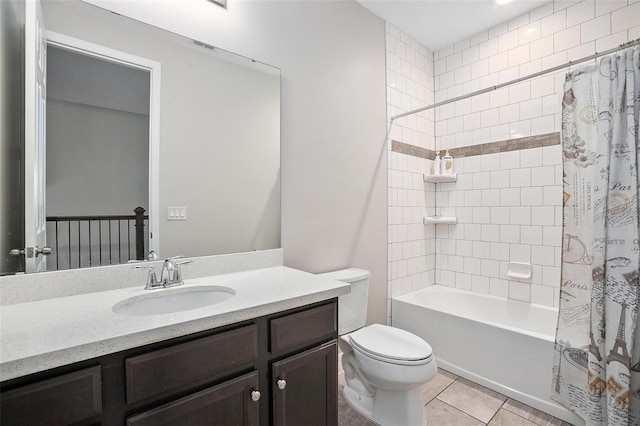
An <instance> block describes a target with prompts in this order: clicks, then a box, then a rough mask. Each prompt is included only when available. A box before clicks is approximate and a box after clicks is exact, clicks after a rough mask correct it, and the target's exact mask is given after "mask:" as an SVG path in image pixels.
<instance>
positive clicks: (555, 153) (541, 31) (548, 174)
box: [434, 0, 640, 306]
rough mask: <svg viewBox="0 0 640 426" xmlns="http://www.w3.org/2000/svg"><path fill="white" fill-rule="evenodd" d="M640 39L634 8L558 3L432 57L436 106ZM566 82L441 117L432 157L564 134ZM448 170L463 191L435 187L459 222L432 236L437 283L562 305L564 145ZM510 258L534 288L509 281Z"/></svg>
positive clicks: (442, 205) (478, 159)
mask: <svg viewBox="0 0 640 426" xmlns="http://www.w3.org/2000/svg"><path fill="white" fill-rule="evenodd" d="M638 34H640V2H639V1H637V0H629V1H612V0H595V1H594V0H583V1H554V2H553V3H549V4H547V5H544V6H542V7H540V8H538V9H536V10H533V11H531V12H529V13H526V14H524V15H522V16H520V17H518V18H516V19H513V20H511V21H509V22H508V23H507V24H506V25H505V24H502V25H499V26H497V27H495V28H493V29H490V30H489V31H485V32H482V33H480V34H478V35H476V36H473V37H471V38H469V39H468V40H465V41H463V42H460V43H458V44H456V45H460V46H468V47H466V48H465V49H464V50H462V51H457V50H456V49H455V47H454V48H453V49H452V48H445V49H442V50H439V51H437V52H434V63H435V67H434V90H435V99H436V100H438V101H441V100H444V99H448V98H451V97H452V96H453V94H454V93H455V94H457V95H460V94H466V93H471V92H473V91H475V90H479V89H483V88H485V87H489V86H491V85H495V84H497V83H502V82H505V81H508V80H510V79H513V78H519V77H523V76H526V75H528V74H531V73H534V72H537V71H540V70H542V69H546V68H549V67H552V66H554V65H559V64H562V63H565V62H566V61H568V60H571V59H578V58H581V57H584V56H588V55H591V54H593V53H595V52H597V51H602V50H604V49H610V48H612V47H616V46H617V45H619V44H621V43H624V42H626V41H629V40H634V39H636V38H638ZM458 58H461V59H462V60H461V61H460V60H459V59H458ZM585 65H587V64H585ZM564 74H565V71H560V72H557V73H555V74H548V75H545V76H542V77H537V78H535V79H531V80H529V81H524V82H522V83H519V84H514V85H512V86H509V87H506V88H503V89H499V90H496V91H494V92H490V93H489V94H485V95H480V96H476V97H473V98H471V99H467V100H465V101H462V102H456V103H454V104H449V105H447V106H446V107H441V108H437V109H436V111H435V136H436V149H439V150H443V149H445V148H454V147H462V146H470V145H478V144H482V143H486V142H495V141H500V140H505V139H513V138H520V137H526V136H535V135H542V134H547V133H552V132H559V131H560V103H561V94H562V85H563V83H564ZM451 76H453V78H452V77H451ZM481 97H482V98H483V99H477V98H481ZM469 103H470V104H471V108H469V107H468V104H469ZM474 106H475V107H474ZM483 131H486V132H483ZM487 132H488V133H487ZM489 156H493V157H492V158H491V159H487V158H486V157H489ZM454 170H455V171H456V172H457V173H458V182H457V183H456V184H448V185H440V186H439V187H437V189H436V191H437V192H436V214H446V215H456V216H457V217H458V225H448V226H444V225H439V226H438V229H437V230H436V266H437V269H436V282H437V283H438V284H444V285H449V286H455V287H459V288H464V289H469V290H472V291H479V292H484V293H490V294H494V295H497V296H504V297H509V298H512V299H517V300H523V301H527V302H531V303H539V304H543V305H549V306H554V305H555V306H557V303H558V292H559V287H560V252H561V250H560V246H561V243H562V165H561V148H560V146H558V145H555V146H547V147H542V148H532V149H524V150H520V151H510V152H503V153H500V154H489V155H479V156H474V157H468V158H456V159H454ZM485 209H488V210H485ZM486 244H488V246H486ZM469 247H474V248H475V249H469ZM509 261H513V262H527V263H531V264H532V265H533V274H532V277H531V279H530V280H513V279H510V278H509V277H508V276H507V270H508V263H509ZM478 265H480V268H478V267H477V266H478Z"/></svg>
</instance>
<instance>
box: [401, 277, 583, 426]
mask: <svg viewBox="0 0 640 426" xmlns="http://www.w3.org/2000/svg"><path fill="white" fill-rule="evenodd" d="M391 309H392V310H391V314H392V315H391V318H392V323H393V326H394V327H398V328H402V329H405V330H408V331H410V332H412V333H414V334H417V335H418V336H420V337H422V338H423V339H425V340H426V341H427V342H429V344H430V345H431V346H432V347H433V353H434V355H435V357H436V359H437V361H438V366H439V367H442V368H444V369H445V370H448V371H451V372H452V373H455V374H457V375H459V376H462V377H464V378H466V379H469V380H471V381H473V382H476V383H479V384H481V385H483V386H486V387H488V388H490V389H493V390H495V391H497V392H500V393H501V394H503V395H506V396H508V397H510V398H513V399H515V400H517V401H520V402H522V403H525V404H527V405H530V406H532V407H534V408H537V409H538V410H541V411H544V412H545V413H549V414H551V415H552V416H555V417H558V418H560V419H562V420H565V421H567V422H570V423H572V424H575V425H584V421H582V419H580V418H579V417H578V416H577V415H575V414H574V413H572V412H570V411H569V410H567V409H565V408H564V407H562V406H560V405H558V404H557V403H555V402H553V401H552V400H551V399H550V398H549V396H550V394H551V377H552V363H553V351H554V349H553V343H554V337H555V331H556V321H557V316H558V310H557V309H555V308H550V307H547V306H541V305H533V304H529V303H525V302H520V301H517V300H510V299H505V298H502V297H495V296H490V295H485V294H480V293H473V292H470V291H465V290H459V289H455V288H451V287H445V286H440V285H434V286H431V287H427V288H424V289H422V290H418V291H414V292H412V293H409V294H405V295H403V296H400V297H395V298H393V300H392V302H391Z"/></svg>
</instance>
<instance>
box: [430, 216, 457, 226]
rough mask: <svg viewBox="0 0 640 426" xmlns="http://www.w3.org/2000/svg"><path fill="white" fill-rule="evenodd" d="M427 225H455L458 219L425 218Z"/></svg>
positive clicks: (449, 217) (451, 217)
mask: <svg viewBox="0 0 640 426" xmlns="http://www.w3.org/2000/svg"><path fill="white" fill-rule="evenodd" d="M422 222H423V223H424V224H425V225H455V224H457V223H458V218H457V217H455V216H425V217H424V218H422Z"/></svg>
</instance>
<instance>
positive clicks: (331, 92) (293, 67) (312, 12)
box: [92, 0, 387, 323]
mask: <svg viewBox="0 0 640 426" xmlns="http://www.w3.org/2000/svg"><path fill="white" fill-rule="evenodd" d="M92 3H100V4H101V5H103V6H104V7H108V8H109V9H112V10H114V11H116V12H118V13H121V14H124V15H125V16H131V17H134V18H136V19H139V20H142V21H145V22H148V23H151V24H154V25H156V26H161V27H164V28H166V29H169V30H172V31H175V32H178V33H181V34H183V35H187V36H190V37H192V38H195V39H199V40H201V41H204V42H207V43H209V44H212V45H215V46H218V47H221V48H223V49H227V50H230V51H234V52H236V53H239V54H242V55H245V56H248V57H251V58H253V59H256V60H259V61H263V62H266V63H269V64H271V65H274V66H276V67H278V68H280V69H281V89H282V91H281V106H282V108H281V177H282V247H283V249H284V256H285V264H286V265H287V266H291V267H295V268H299V269H302V270H306V271H310V272H322V271H328V270H332V269H338V268H343V267H348V266H357V267H360V268H365V269H368V270H370V271H371V272H372V280H371V289H370V301H369V320H370V321H371V322H381V323H382V322H385V320H386V304H385V299H386V278H387V272H386V269H387V264H386V262H387V257H386V226H385V225H386V222H387V221H386V208H385V206H386V180H387V150H386V149H387V148H386V144H385V130H386V129H385V47H384V46H385V28H384V22H383V21H382V20H380V19H379V18H377V17H375V16H374V15H373V14H371V13H370V12H368V11H366V10H365V9H364V8H362V7H361V6H360V5H359V4H358V3H356V2H355V1H304V2H298V1H251V2H248V1H234V2H229V5H228V9H223V8H220V7H218V6H216V5H215V4H213V3H210V2H206V1H195V0H190V1H182V2H175V1H154V2H152V3H150V2H144V1H143V2H117V1H111V2H94V1H92Z"/></svg>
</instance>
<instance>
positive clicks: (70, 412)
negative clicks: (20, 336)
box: [0, 366, 102, 425]
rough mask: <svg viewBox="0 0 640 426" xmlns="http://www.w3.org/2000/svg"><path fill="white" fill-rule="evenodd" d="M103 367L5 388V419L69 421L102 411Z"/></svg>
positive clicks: (29, 422) (11, 421)
mask: <svg viewBox="0 0 640 426" xmlns="http://www.w3.org/2000/svg"><path fill="white" fill-rule="evenodd" d="M101 384H102V383H101V376H100V367H98V366H96V367H91V368H87V369H84V370H79V371H75V372H73V373H69V374H63V375H61V376H58V377H54V378H52V379H48V380H43V381H41V382H37V383H34V384H32V385H27V386H23V387H20V388H17V389H13V390H10V391H7V392H2V395H1V396H0V399H1V400H2V423H6V424H7V425H33V424H46V425H66V424H70V423H76V422H79V421H81V420H84V419H88V418H89V417H93V416H96V415H99V414H100V413H101V412H102V393H101V391H100V387H101Z"/></svg>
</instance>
